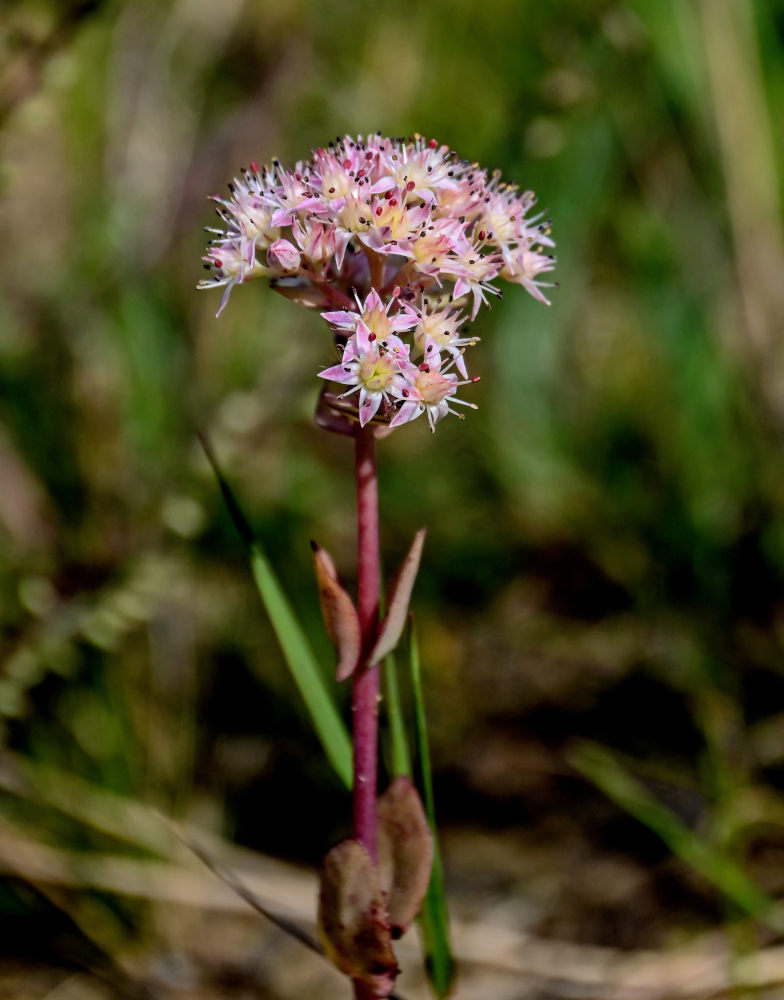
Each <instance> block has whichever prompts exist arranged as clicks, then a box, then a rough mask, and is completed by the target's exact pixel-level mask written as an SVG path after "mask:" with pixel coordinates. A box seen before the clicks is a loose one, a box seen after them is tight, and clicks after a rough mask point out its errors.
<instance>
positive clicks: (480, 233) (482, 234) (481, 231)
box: [479, 229, 487, 240]
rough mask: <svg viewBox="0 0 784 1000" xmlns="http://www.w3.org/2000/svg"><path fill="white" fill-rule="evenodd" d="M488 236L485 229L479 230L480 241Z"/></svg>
mask: <svg viewBox="0 0 784 1000" xmlns="http://www.w3.org/2000/svg"><path fill="white" fill-rule="evenodd" d="M486 236H487V233H486V232H485V231H484V229H480V230H479V239H480V240H483V239H484V238H485V237H486Z"/></svg>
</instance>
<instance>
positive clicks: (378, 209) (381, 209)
mask: <svg viewBox="0 0 784 1000" xmlns="http://www.w3.org/2000/svg"><path fill="white" fill-rule="evenodd" d="M383 212H384V209H383V208H382V207H381V206H380V205H379V206H378V208H377V209H376V215H382V214H383Z"/></svg>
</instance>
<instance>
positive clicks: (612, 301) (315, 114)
mask: <svg viewBox="0 0 784 1000" xmlns="http://www.w3.org/2000/svg"><path fill="white" fill-rule="evenodd" d="M783 54H784V3H782V2H781V0H759V2H751V0H647V2H646V0H600V2H597V3H594V4H584V3H580V2H577V0H553V2H551V3H548V4H541V3H539V4H534V3H529V2H516V3H515V2H511V0H483V2H482V3H481V4H476V5H474V4H471V5H469V4H462V5H461V4H457V3H455V2H450V3H446V2H443V0H431V2H429V3H427V4H417V3H413V2H410V0H403V2H400V3H397V4H378V5H376V4H363V3H359V2H349V0H337V2H332V3H329V4H324V3H316V2H307V0H288V2H286V3H281V2H271V0H256V2H248V0H222V2H220V3H216V2H214V0H212V2H207V0H160V2H152V0H149V2H143V0H136V2H132V0H126V2H123V0H114V2H111V0H107V2H103V0H92V2H89V0H88V2H84V0H81V2H67V0H59V2H58V0H21V2H18V0H5V3H4V4H3V6H2V9H1V10H0V191H1V192H2V200H1V201H0V234H1V235H2V239H0V390H1V392H0V539H2V544H0V593H1V594H2V602H0V616H1V618H2V647H1V649H2V664H3V665H2V674H1V675H0V718H1V720H2V721H1V722H0V739H2V743H3V746H4V748H5V754H6V759H7V761H11V760H13V761H14V762H15V763H14V766H16V764H18V763H19V762H20V761H24V760H29V761H32V762H33V763H35V764H36V765H40V766H45V767H47V768H56V769H58V770H60V771H62V772H66V773H68V774H71V775H78V776H80V777H82V778H84V779H87V780H89V781H90V782H91V783H93V785H94V786H96V787H98V788H101V789H104V790H107V791H111V792H115V793H118V794H121V795H123V796H126V797H128V798H130V799H133V800H137V801H142V802H145V803H148V804H153V805H155V806H157V807H159V808H161V809H162V810H163V811H164V812H166V813H167V814H173V815H175V816H177V817H178V818H181V819H189V820H194V821H196V822H198V823H200V824H202V825H203V826H204V827H205V828H210V829H213V830H215V831H217V832H219V833H221V834H222V835H223V836H225V837H226V838H228V839H229V840H232V839H234V840H236V841H237V842H239V843H243V844H246V845H248V846H251V847H254V848H256V849H259V850H261V851H264V852H269V853H272V854H275V855H279V856H284V857H287V858H290V859H294V860H297V861H301V862H305V863H307V864H314V863H315V862H317V860H318V858H319V857H320V856H321V855H322V854H323V852H324V850H325V849H326V848H327V847H328V846H329V844H330V843H331V842H333V841H334V839H335V838H336V837H337V836H340V835H342V833H343V832H344V831H345V826H346V822H347V819H348V807H347V803H346V801H345V799H344V796H343V793H342V791H341V789H340V787H339V785H338V783H337V781H336V780H335V779H334V777H333V776H332V775H331V773H330V772H329V770H328V768H327V766H326V764H325V763H324V762H323V761H322V759H321V756H320V752H319V748H318V745H317V744H316V742H315V740H314V738H313V736H312V735H311V733H310V730H309V728H308V724H307V721H306V719H305V717H304V714H303V712H302V710H301V707H300V704H299V701H298V699H297V696H296V693H295V692H294V689H293V685H292V683H291V681H290V679H289V678H288V676H287V674H286V670H285V666H284V664H283V662H282V659H281V656H280V654H279V651H278V648H277V646H276V643H275V640H274V636H273V635H272V633H271V630H270V627H269V624H268V622H267V619H266V617H265V614H264V612H263V609H262V608H261V605H260V603H259V601H258V597H257V595H256V593H255V591H254V589H253V585H252V582H251V579H250V576H249V573H248V570H247V566H246V562H245V558H244V553H243V550H242V547H241V545H240V543H239V541H238V539H237V538H236V535H235V533H234V531H233V528H232V525H231V522H230V520H229V519H228V517H227V516H226V514H225V512H224V510H223V509H222V506H221V502H220V498H219V495H218V492H217V489H216V486H215V482H214V480H213V479H212V477H211V474H210V471H209V468H208V466H207V464H206V462H205V460H204V458H203V455H202V454H201V451H200V448H199V446H198V443H197V440H196V436H195V435H196V432H197V431H198V430H203V431H205V432H206V433H207V434H208V435H209V437H210V438H211V440H212V442H213V445H214V447H215V450H216V452H217V453H218V456H219V458H220V460H221V462H222V464H223V466H224V471H225V472H226V474H227V476H228V478H229V479H230V481H231V482H232V484H233V486H234V488H235V490H236V492H237V494H238V497H239V498H240V499H241V501H242V503H243V505H244V507H245V510H246V513H247V514H248V515H249V517H250V518H251V520H252V522H253V525H254V528H255V530H256V531H257V532H258V535H259V537H260V539H261V541H262V543H263V544H264V546H265V547H266V549H267V551H268V553H269V555H270V557H271V559H272V561H273V563H274V565H275V567H276V569H277V571H278V572H279V574H280V576H281V578H282V580H283V582H284V584H285V585H286V587H287V589H288V591H289V593H290V594H291V595H294V600H295V603H296V606H297V610H298V611H299V613H300V614H301V616H302V618H303V619H304V621H305V622H306V623H307V625H308V627H309V628H310V630H311V634H312V636H313V642H314V645H315V648H316V650H317V652H318V653H319V656H320V657H321V660H322V662H323V663H324V666H325V671H327V672H328V671H329V670H330V669H331V665H332V662H333V661H332V653H331V650H330V649H329V646H328V644H327V642H326V639H325V638H324V637H323V635H322V632H323V629H322V626H321V624H320V620H319V614H318V605H317V599H316V591H315V585H314V583H313V580H312V569H311V562H310V559H311V556H310V548H309V546H308V540H309V539H310V538H315V539H317V540H318V541H319V542H320V543H321V544H323V545H325V546H326V547H327V548H328V549H329V550H330V551H331V552H332V553H333V555H334V556H335V558H336V560H337V562H338V565H339V566H340V567H341V568H342V570H343V572H344V575H345V577H346V579H347V580H349V581H351V580H352V578H353V572H354V537H353V533H354V527H353V518H354V507H353V497H352V478H351V470H352V456H351V451H350V447H349V446H348V444H347V442H346V441H345V440H344V439H341V438H335V437H332V436H330V435H327V434H325V433H324V432H321V431H319V430H318V429H316V428H315V426H314V425H313V422H312V413H313V410H314V407H315V402H316V397H317V394H318V391H319V385H317V379H316V378H315V374H316V372H317V371H318V370H319V369H320V367H321V366H323V365H324V364H327V363H330V359H331V356H332V355H331V348H330V339H329V336H328V335H327V333H326V329H325V328H324V326H323V322H322V321H321V320H320V319H319V317H318V315H317V314H315V313H310V312H307V311H305V310H302V309H298V308H296V307H295V306H293V305H292V304H291V303H289V302H287V301H284V300H283V299H280V298H278V297H277V296H275V295H274V294H272V292H270V291H269V290H268V289H267V288H265V287H264V286H263V283H262V282H256V283H253V284H252V285H249V286H247V287H246V288H242V289H239V290H237V291H235V293H234V294H233V295H232V299H231V303H230V306H229V308H228V309H227V310H226V312H225V314H224V315H223V316H222V317H221V318H220V320H216V319H215V317H214V313H215V310H216V309H217V305H218V299H219V295H218V293H198V294H197V292H196V291H195V290H194V286H195V284H196V282H197V281H198V279H199V277H200V275H201V273H202V272H201V266H200V261H199V258H200V255H201V253H202V252H203V251H202V248H203V244H204V234H203V232H202V227H203V226H204V225H210V224H211V217H212V209H211V206H210V205H209V204H208V202H207V201H206V200H205V196H206V195H207V194H209V193H210V192H213V191H218V190H222V189H224V187H225V183H226V182H227V181H228V180H230V179H231V177H232V176H233V175H234V174H235V173H236V172H237V171H238V169H239V167H240V166H241V165H243V164H247V163H248V162H249V161H251V160H254V159H255V160H258V161H259V162H263V161H267V160H270V159H271V158H272V157H273V156H276V155H277V156H279V157H280V158H281V160H283V162H284V163H291V162H293V161H295V160H297V159H301V158H305V157H307V155H308V152H309V150H310V149H311V148H312V147H313V146H316V145H321V144H323V143H325V142H326V141H327V140H328V139H330V138H331V137H334V136H335V135H339V134H340V135H342V134H344V133H350V134H356V133H357V132H361V133H367V132H368V131H375V130H376V129H381V130H383V131H384V132H387V133H390V134H392V135H408V134H410V133H413V132H421V133H423V134H425V135H427V136H435V137H436V138H437V139H438V140H439V141H440V142H445V143H447V144H449V145H450V146H451V147H453V148H454V149H455V150H457V152H458V153H459V155H461V156H463V157H466V158H468V159H471V160H477V161H478V162H480V163H481V164H483V165H485V166H487V167H488V168H490V169H494V168H500V169H501V170H502V172H503V175H504V177H505V178H507V179H509V180H515V181H517V182H519V183H520V185H521V186H522V187H524V188H528V187H531V188H533V189H535V190H536V191H537V193H538V195H539V204H540V206H541V207H542V208H544V209H545V210H546V211H547V213H548V215H550V216H551V217H552V219H553V231H554V237H555V239H556V242H557V254H558V267H557V271H556V275H555V276H556V279H557V280H558V281H559V282H560V285H561V287H560V289H558V290H554V294H553V305H552V307H551V308H550V309H547V308H545V307H543V306H541V305H539V304H538V303H536V302H534V301H533V300H532V299H530V298H529V297H528V296H527V295H526V294H525V293H524V292H523V291H522V290H521V289H519V288H514V287H512V288H508V289H506V294H505V298H504V300H503V302H497V303H494V307H493V309H492V311H491V312H488V311H486V310H483V311H482V312H481V313H480V315H479V316H478V318H477V320H476V323H475V326H474V330H475V332H476V333H477V334H478V335H479V336H481V338H482V342H481V344H480V345H479V346H478V347H477V348H476V349H475V350H474V351H473V352H472V372H475V373H478V374H481V376H482V381H481V382H480V383H479V385H478V386H477V387H476V393H475V395H474V396H472V398H475V399H476V401H477V402H478V403H479V405H480V410H479V411H478V412H477V413H471V414H470V416H469V418H468V419H467V420H465V421H464V422H458V421H455V420H445V421H444V422H443V423H442V424H441V425H439V428H438V431H437V433H436V435H435V436H431V434H430V433H429V431H428V429H427V427H426V426H425V423H424V422H423V421H419V422H418V423H417V424H416V425H412V426H410V427H406V428H404V429H402V430H400V431H398V432H397V433H395V434H394V435H392V437H391V438H390V439H388V440H387V441H385V442H383V444H382V445H381V479H382V484H381V488H382V520H383V545H384V550H385V552H386V554H387V559H388V561H389V565H390V566H391V565H394V563H395V562H396V561H397V560H398V559H399V558H400V557H401V555H402V553H403V552H404V551H405V549H406V548H407V546H408V544H409V542H410V539H411V537H412V535H413V534H414V532H415V531H416V529H417V528H419V527H420V526H421V525H422V524H426V525H428V527H429V534H428V540H427V546H426V551H425V558H424V563H423V570H422V573H421V576H420V580H419V583H418V585H417V590H416V591H415V598H414V606H415V608H416V611H417V615H418V621H419V627H420V630H421V637H422V646H423V662H424V668H425V672H426V681H427V684H428V696H429V703H430V716H431V724H432V739H433V748H434V758H435V767H436V779H437V795H438V797H439V804H440V807H441V810H442V814H443V818H444V827H445V849H446V858H447V871H448V874H449V877H450V878H451V880H452V884H453V886H454V891H455V892H456V893H457V894H458V895H459V894H460V892H461V890H462V891H463V892H465V893H468V894H469V895H470V894H471V893H474V894H476V896H477V898H491V899H502V900H507V901H508V900H518V901H520V900H522V901H523V902H522V903H520V907H521V909H519V910H515V914H516V916H515V918H514V919H515V920H518V922H519V923H521V925H522V924H524V925H525V926H526V927H528V928H529V929H531V930H533V931H535V932H537V933H538V934H541V935H543V936H548V935H551V936H555V937H562V938H566V939H569V940H572V941H577V942H592V943H598V944H606V945H609V946H618V945H620V946H622V947H626V948H637V947H647V948H651V947H666V946H668V945H669V944H670V943H671V942H672V941H673V940H677V939H679V937H678V936H679V935H680V934H682V933H685V931H686V930H688V929H689V928H693V927H700V928H709V927H712V926H716V925H717V924H719V923H721V922H722V921H724V920H725V919H729V918H732V917H734V916H735V911H734V910H733V905H732V904H727V902H726V898H725V896H724V895H723V894H722V893H721V892H720V891H717V890H716V888H715V885H712V884H711V882H710V880H706V879H703V878H700V877H697V876H695V875H694V873H693V871H692V869H691V868H690V866H689V865H688V864H687V863H686V862H685V861H683V859H679V858H677V857H675V856H673V855H672V853H671V852H670V850H669V849H668V848H667V847H666V846H664V845H663V844H662V843H661V841H660V840H659V839H658V838H657V837H656V836H654V835H653V834H652V833H651V832H650V830H648V829H646V827H645V824H640V823H639V822H638V821H637V820H636V819H634V818H632V817H631V816H630V815H629V814H628V811H627V810H626V809H624V808H623V807H622V806H621V805H619V804H617V803H616V804H613V803H612V802H611V801H610V800H609V799H608V798H606V797H605V795H604V794H603V792H602V791H600V790H599V789H597V788H596V787H595V784H594V782H592V781H591V780H589V779H588V777H586V774H585V769H584V768H582V769H581V767H580V766H579V761H580V760H581V759H582V756H581V755H583V756H584V755H585V754H586V753H587V751H586V750H585V744H584V743H583V742H581V741H586V740H587V741H594V742H596V743H599V744H601V745H603V746H604V747H606V748H608V749H609V750H611V751H613V754H614V757H613V760H615V761H616V763H617V764H618V766H619V767H622V768H623V769H624V770H625V771H626V772H628V773H630V774H634V775H635V776H636V777H637V779H638V780H639V781H640V782H641V783H642V784H643V785H644V787H646V788H648V789H649V790H650V791H651V792H652V793H653V794H655V796H656V798H657V799H658V800H659V802H661V803H662V804H663V805H664V806H666V808H667V809H668V810H670V811H671V813H672V814H673V815H674V816H676V817H677V818H679V819H680V820H681V821H682V822H683V824H684V827H685V828H687V829H688V830H691V831H692V832H693V833H694V834H695V835H696V836H697V837H699V838H700V842H701V843H704V844H708V845H711V849H715V850H717V851H718V852H719V855H720V857H721V858H728V859H731V860H732V863H733V864H738V865H739V866H741V868H743V869H744V870H745V872H746V873H747V874H748V875H749V877H750V878H752V879H753V880H754V881H755V882H756V884H757V885H758V886H760V887H761V888H763V889H764V890H765V891H767V892H769V893H771V894H772V895H776V894H777V893H779V892H781V891H784V879H783V878H782V866H781V862H782V860H783V859H784V828H783V827H782V815H784V805H782V799H781V787H782V781H784V660H783V659H782V652H783V650H782V646H783V644H784V597H783V595H782V582H784V462H783V461H782V443H783V442H784V379H783V375H784V368H783V367H782V363H783V362H784V320H782V317H784V236H783V230H782V212H781V198H782V176H783V174H782V158H783V157H784V116H782V114H781V109H782V107H784V58H782V57H783ZM602 759H604V758H602ZM618 762H620V763H618ZM605 763H606V762H605ZM602 766H604V765H602ZM607 766H608V767H609V766H610V765H609V764H607ZM613 766H614V765H613ZM594 778H597V776H596V775H595V774H594ZM605 778H606V775H605ZM607 780H608V781H609V780H610V779H609V778H607ZM601 783H602V782H601V780H599V784H601ZM293 788H297V789H298V790H299V791H298V793H297V794H298V801H297V802H296V803H295V802H292V801H287V797H288V796H290V795H291V794H292V789H293ZM3 807H4V809H5V810H6V814H7V822H8V823H9V824H10V825H9V827H8V829H11V828H12V827H13V829H14V830H16V831H19V830H22V831H24V832H25V835H26V836H29V837H31V838H40V839H42V840H44V841H48V842H49V843H50V844H52V845H58V844H59V845H62V844H64V843H67V844H68V845H69V846H70V847H74V846H76V847H79V848H80V849H83V850H85V851H98V850H100V849H101V848H102V846H104V845H102V844H101V843H100V842H98V841H96V839H95V838H94V836H93V835H91V834H88V833H87V832H85V831H84V830H82V829H81V828H79V829H78V830H77V829H74V828H72V826H70V825H68V824H67V823H65V821H64V820H63V818H62V816H60V815H59V814H58V815H55V814H54V813H52V812H51V811H47V809H45V808H44V807H43V806H42V805H41V804H40V803H39V804H38V805H36V804H35V803H33V804H31V803H30V802H27V804H26V805H23V804H22V803H21V801H20V800H19V798H18V796H15V795H13V794H11V793H10V792H8V791H6V792H5V793H4V794H3ZM728 863H730V862H729V861H728ZM602 865H605V866H609V868H608V871H611V872H613V873H615V874H613V875H612V877H607V878H602V877H600V874H599V875H597V871H598V872H599V873H601V872H602V871H604V869H602V867H601V866H602ZM597 866H598V868H597ZM613 866H615V867H613ZM4 870H6V872H7V873H10V872H12V867H11V866H10V862H9V861H7V860H6V862H4ZM619 873H620V874H619ZM609 885H612V886H614V887H615V889H614V890H613V891H610V889H609V888H608V886H609ZM618 886H621V888H620V889H618V888H617V887H618ZM624 887H626V888H625V889H624ZM4 893H5V894H4V895H3V897H2V898H3V899H5V898H6V895H7V897H8V900H7V912H12V913H14V914H17V913H18V912H19V907H20V905H21V904H20V903H19V897H18V893H17V892H16V890H15V889H14V888H13V886H12V887H11V888H10V889H8V890H7V892H6V891H5V890H4ZM0 902H2V900H0ZM31 905H32V904H31ZM510 905H511V904H510ZM22 909H24V907H22ZM33 909H34V907H33ZM124 919H127V921H128V922H129V926H130V925H132V924H133V919H132V918H131V916H128V915H127V914H126V915H125V917H124Z"/></svg>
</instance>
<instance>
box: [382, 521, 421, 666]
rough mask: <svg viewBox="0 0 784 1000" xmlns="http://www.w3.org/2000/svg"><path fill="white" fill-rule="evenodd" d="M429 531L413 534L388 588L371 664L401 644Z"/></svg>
mask: <svg viewBox="0 0 784 1000" xmlns="http://www.w3.org/2000/svg"><path fill="white" fill-rule="evenodd" d="M426 532H427V529H426V528H420V529H419V531H418V532H417V533H416V535H414V541H413V542H412V544H411V548H410V549H409V550H408V555H407V556H406V558H405V559H404V560H403V562H402V565H401V566H400V569H399V570H398V571H397V574H396V576H395V578H394V580H393V581H392V584H391V585H390V588H389V595H388V598H389V604H388V606H387V613H386V617H385V618H384V621H383V623H382V625H381V628H380V629H379V630H378V639H376V644H375V646H374V647H373V652H372V653H371V654H370V656H369V658H368V663H378V662H379V660H383V659H384V657H385V656H388V655H389V654H390V653H391V652H392V651H393V649H394V648H395V646H397V644H398V642H399V641H400V636H401V634H402V632H403V626H404V625H405V624H406V616H407V615H408V604H409V601H410V600H411V591H412V590H413V589H414V583H415V582H416V577H417V572H418V571H419V561H420V559H421V558H422V546H423V545H424V544H425V534H426Z"/></svg>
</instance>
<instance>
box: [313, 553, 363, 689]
mask: <svg viewBox="0 0 784 1000" xmlns="http://www.w3.org/2000/svg"><path fill="white" fill-rule="evenodd" d="M310 545H311V548H312V549H313V558H314V560H315V563H316V581H317V583H318V591H319V601H320V603H321V613H322V615H323V616H324V624H325V625H326V627H327V635H328V636H329V638H330V640H331V642H332V645H333V646H334V647H335V650H336V651H337V654H338V667H337V677H338V680H339V681H344V680H345V679H346V678H347V677H350V676H351V675H352V674H353V673H354V671H355V670H356V668H357V664H358V663H359V653H360V650H361V648H362V633H361V630H360V627H359V618H358V617H357V612H356V608H355V607H354V602H353V601H352V600H351V598H350V597H349V596H348V594H347V593H346V591H345V590H344V589H343V588H342V587H341V585H340V583H339V582H338V573H337V570H336V569H335V564H334V562H333V561H332V557H331V556H330V554H329V553H328V552H327V550H326V549H322V548H321V546H319V545H317V544H316V543H315V542H311V543H310Z"/></svg>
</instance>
